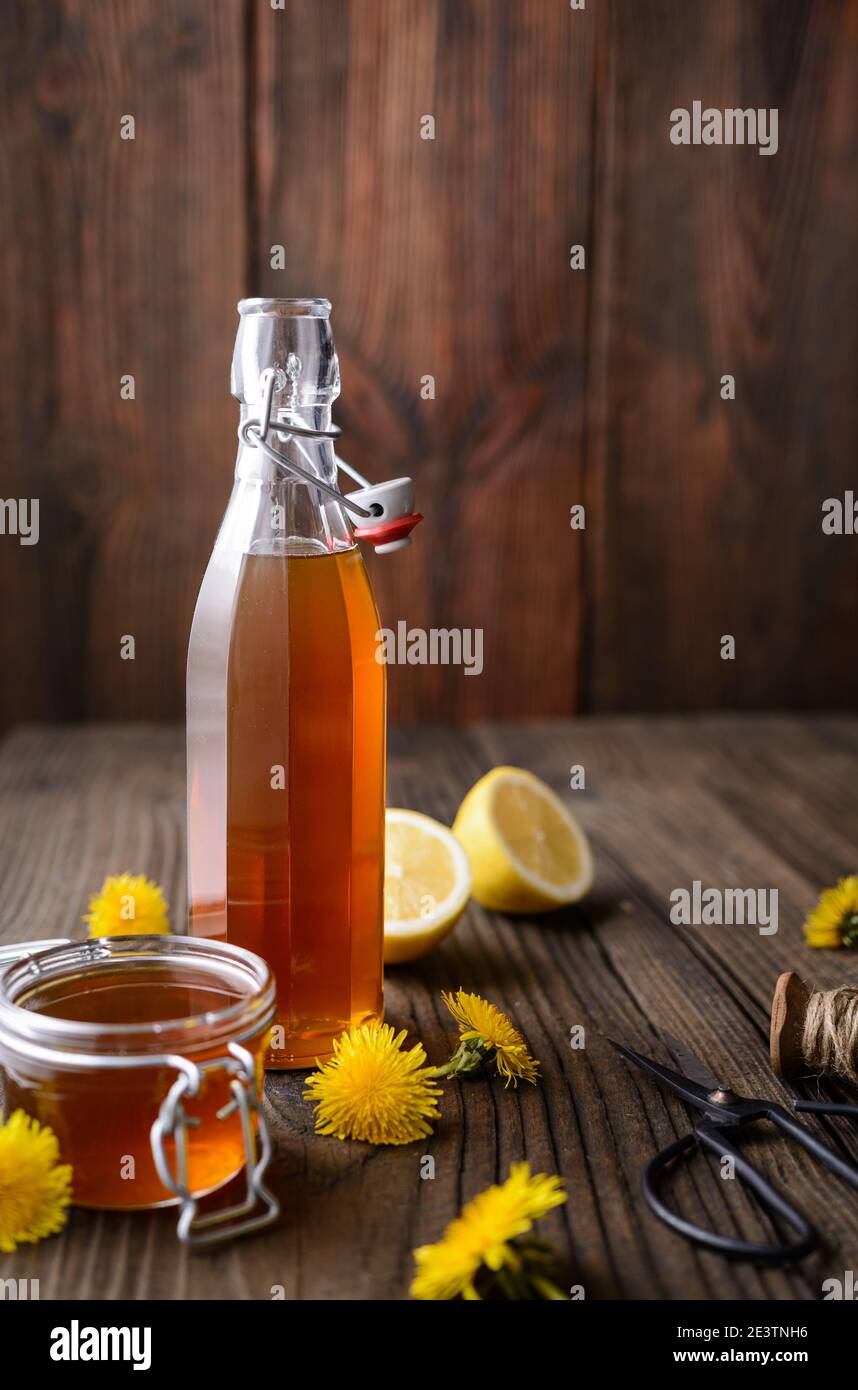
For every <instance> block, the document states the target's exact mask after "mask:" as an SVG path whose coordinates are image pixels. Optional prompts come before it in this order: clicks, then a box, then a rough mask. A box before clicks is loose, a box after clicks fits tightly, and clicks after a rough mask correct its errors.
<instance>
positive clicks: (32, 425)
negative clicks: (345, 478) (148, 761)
mask: <svg viewBox="0 0 858 1390" xmlns="http://www.w3.org/2000/svg"><path fill="white" fill-rule="evenodd" d="M242 17H243V16H242V6H241V4H240V3H236V2H235V0H228V3H226V4H223V5H210V4H208V3H206V0H159V3H158V4H152V3H150V0H132V3H126V2H125V0H93V2H92V3H87V4H82V3H81V2H80V0H40V2H39V3H38V4H35V5H34V4H29V3H27V4H25V3H23V0H22V3H15V4H9V5H4V6H3V11H2V21H0V22H2V26H3V33H2V52H3V54H4V81H3V83H2V85H0V100H2V126H3V132H4V138H3V140H2V142H0V243H2V246H3V248H4V253H3V256H2V258H0V274H1V275H2V279H3V291H4V345H5V346H4V349H3V358H2V370H0V414H2V420H3V431H4V455H3V474H2V477H3V482H2V492H3V495H4V496H5V497H9V496H14V497H19V496H26V497H31V496H38V497H39V499H40V514H41V518H40V519H41V527H40V529H41V538H40V541H39V544H38V545H35V546H31V547H23V546H19V545H18V544H17V542H16V541H15V540H14V539H12V538H10V537H8V536H6V537H3V538H2V540H3V544H2V546H0V566H2V569H0V585H2V591H3V593H4V595H5V596H6V597H7V599H8V600H10V601H9V602H7V603H4V621H3V622H2V624H0V660H2V664H3V668H4V670H5V671H7V672H9V674H10V675H11V674H12V673H13V672H14V680H11V679H10V680H8V681H5V682H4V685H3V691H2V711H3V717H4V719H5V721H6V722H13V721H14V720H16V719H20V718H21V717H30V718H32V717H52V716H53V717H63V718H67V719H77V718H87V717H99V716H104V715H113V716H118V717H119V718H123V719H127V718H132V717H134V716H138V717H139V716H140V715H143V714H145V715H149V716H150V717H155V718H164V717H171V718H178V717H180V716H181V714H182V713H183V711H184V670H185V660H186V653H187V638H188V631H189V627H190V619H191V614H192V612H193V604H194V601H195V598H196V591H197V588H198V585H199V580H200V578H201V575H202V571H203V569H204V567H205V564H206V562H207V560H208V556H209V553H210V551H211V546H212V540H213V536H214V532H215V530H216V527H217V524H218V520H219V517H220V515H221V513H222V511H223V507H224V505H225V499H226V497H227V496H228V490H229V486H230V480H231V469H232V461H233V448H234V445H233V431H234V429H235V419H234V411H233V408H232V404H231V402H230V400H229V396H228V387H227V382H228V371H229V359H230V354H231V350H232V339H233V335H234V313H235V301H236V299H237V297H238V295H239V293H240V292H241V288H242V284H243V275H244V270H245V247H246V226H245V214H244V191H245V167H244V129H243V118H244V92H245V73H244V68H243V63H242V46H243V37H244V34H243V25H242ZM125 115H132V116H133V117H134V119H135V123H136V129H135V137H136V138H135V139H134V140H122V139H120V121H121V119H122V117H123V116H125ZM128 374H130V375H133V377H134V378H135V389H136V395H135V399H134V400H127V399H122V398H121V395H120V382H121V379H122V377H123V376H125V375H128ZM126 634H127V635H130V636H133V637H134V638H135V643H136V655H135V659H134V660H133V661H131V660H123V659H122V658H121V655H120V642H121V639H122V637H123V636H124V635H126Z"/></svg>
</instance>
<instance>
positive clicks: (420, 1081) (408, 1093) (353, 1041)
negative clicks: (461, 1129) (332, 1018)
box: [304, 1023, 441, 1144]
mask: <svg viewBox="0 0 858 1390" xmlns="http://www.w3.org/2000/svg"><path fill="white" fill-rule="evenodd" d="M406 1036H407V1035H406V1032H405V1030H404V1029H403V1030H402V1032H401V1033H394V1031H393V1029H392V1028H391V1027H390V1025H389V1024H387V1023H383V1024H381V1025H375V1026H372V1027H370V1026H369V1025H368V1024H364V1026H363V1027H361V1028H355V1027H352V1028H349V1029H347V1031H346V1032H345V1033H343V1034H342V1035H341V1036H340V1037H339V1038H337V1039H335V1041H334V1055H333V1057H332V1058H331V1060H330V1061H329V1062H325V1063H324V1064H322V1065H321V1066H320V1067H319V1070H318V1071H315V1072H313V1075H312V1076H310V1077H309V1078H308V1080H307V1089H306V1090H305V1092H304V1097H305V1099H306V1100H311V1101H314V1102H315V1104H316V1132H317V1134H335V1135H336V1136H337V1138H338V1139H365V1140H366V1141H367V1143H369V1144H410V1143H411V1141H412V1140H413V1139H424V1138H425V1137H426V1135H427V1134H431V1133H432V1127H431V1125H430V1124H429V1123H428V1121H429V1120H434V1119H437V1118H438V1115H439V1113H440V1112H439V1110H438V1097H439V1096H440V1094H441V1092H440V1088H439V1087H438V1086H437V1085H436V1084H435V1082H434V1081H433V1080H432V1077H433V1075H434V1073H433V1070H432V1068H431V1067H426V1066H425V1062H426V1053H425V1052H424V1051H423V1047H422V1045H421V1044H420V1043H417V1044H416V1046H414V1047H412V1049H411V1051H410V1052H403V1051H402V1044H403V1042H404V1041H405V1038H406Z"/></svg>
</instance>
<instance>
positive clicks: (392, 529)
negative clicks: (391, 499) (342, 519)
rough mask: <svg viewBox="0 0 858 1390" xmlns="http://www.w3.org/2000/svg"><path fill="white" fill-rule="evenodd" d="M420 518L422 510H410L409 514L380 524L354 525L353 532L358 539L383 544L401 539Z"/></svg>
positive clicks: (411, 529)
mask: <svg viewBox="0 0 858 1390" xmlns="http://www.w3.org/2000/svg"><path fill="white" fill-rule="evenodd" d="M422 520H423V514H422V512H412V513H411V515H410V516H401V517H400V518H399V520H398V521H385V522H382V524H381V525H380V526H356V527H355V528H354V532H355V535H356V536H357V538H358V540H361V541H372V542H373V544H374V545H385V544H386V542H387V541H401V540H402V539H403V537H404V536H407V535H408V534H409V533H410V532H411V531H413V530H414V527H415V526H416V525H417V523H418V521H422Z"/></svg>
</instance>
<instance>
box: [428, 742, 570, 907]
mask: <svg viewBox="0 0 858 1390" xmlns="http://www.w3.org/2000/svg"><path fill="white" fill-rule="evenodd" d="M453 833H454V834H455V835H456V837H457V838H458V840H459V841H460V842H461V844H462V845H463V846H464V848H465V850H466V851H467V854H468V859H469V860H470V864H471V872H472V874H473V886H472V888H471V892H472V893H473V896H474V897H475V898H476V900H477V902H478V903H481V904H482V906H483V907H490V908H494V909H495V910H496V911H498V912H548V911H550V910H551V909H552V908H556V907H564V906H566V905H567V904H568V903H575V902H578V901H579V899H581V898H583V897H584V895H585V893H588V892H589V890H590V888H591V887H592V883H593V854H592V851H591V849H590V844H589V841H588V839H587V836H586V835H585V834H584V831H583V830H582V829H581V826H580V825H579V824H578V822H577V820H576V819H575V817H574V816H573V815H572V812H571V811H570V810H569V809H568V808H567V807H566V806H565V805H564V804H563V802H562V801H561V800H560V798H559V797H558V796H556V795H555V794H554V792H553V791H552V790H551V788H550V787H547V786H546V785H545V783H544V782H543V781H541V780H540V779H539V778H538V777H536V776H535V775H534V774H533V773H532V772H526V771H525V770H524V768H521V767H496V768H493V769H492V771H491V772H487V773H486V775H485V777H481V778H480V780H479V782H477V783H476V784H475V786H473V787H472V788H471V790H470V791H469V792H468V795H467V796H466V797H465V799H464V801H463V802H462V804H461V806H460V807H459V811H458V814H457V816H456V819H455V821H454V822H453Z"/></svg>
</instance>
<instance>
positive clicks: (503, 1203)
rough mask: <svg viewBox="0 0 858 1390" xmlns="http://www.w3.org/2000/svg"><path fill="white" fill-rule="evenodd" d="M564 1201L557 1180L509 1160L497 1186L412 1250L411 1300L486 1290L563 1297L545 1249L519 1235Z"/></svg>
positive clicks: (471, 1295)
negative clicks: (429, 1241)
mask: <svg viewBox="0 0 858 1390" xmlns="http://www.w3.org/2000/svg"><path fill="white" fill-rule="evenodd" d="M565 1201H566V1193H565V1192H564V1190H563V1182H562V1179H561V1178H558V1177H549V1176H548V1175H547V1174H545V1173H536V1174H534V1175H533V1176H531V1173H530V1164H528V1163H514V1164H513V1165H512V1168H511V1169H510V1175H509V1177H508V1178H507V1180H506V1182H505V1183H502V1184H501V1185H500V1186H494V1187H489V1188H487V1189H486V1191H485V1192H481V1193H480V1195H479V1196H478V1197H475V1198H474V1200H473V1201H472V1202H469V1203H468V1205H467V1206H466V1207H465V1208H464V1210H463V1211H462V1213H461V1215H460V1216H458V1217H457V1218H456V1220H455V1221H453V1222H451V1223H450V1225H449V1226H448V1227H447V1229H446V1231H445V1232H444V1234H443V1236H442V1237H441V1239H440V1240H439V1241H438V1242H437V1243H436V1244H435V1245H422V1246H421V1247H420V1249H419V1250H415V1251H414V1259H415V1261H416V1264H417V1273H416V1275H415V1277H414V1282H413V1283H412V1285H411V1294H412V1297H413V1298H418V1299H431V1300H434V1299H450V1298H463V1299H466V1300H472V1299H478V1298H480V1297H481V1296H482V1295H481V1294H480V1293H479V1292H478V1291H477V1287H476V1280H477V1277H478V1275H482V1279H481V1283H483V1284H484V1285H485V1291H489V1290H491V1291H492V1292H496V1293H498V1294H499V1295H500V1296H501V1297H506V1298H551V1299H556V1298H562V1297H563V1295H562V1294H561V1293H560V1291H559V1289H557V1288H556V1287H555V1285H554V1284H553V1282H552V1281H551V1279H550V1277H549V1272H550V1264H551V1256H550V1251H549V1249H548V1247H547V1246H546V1245H545V1244H544V1243H543V1242H542V1241H537V1240H534V1239H531V1240H527V1241H524V1240H522V1239H521V1237H522V1236H525V1235H526V1234H527V1233H528V1232H529V1231H530V1229H531V1227H532V1225H533V1223H534V1221H538V1220H539V1218H540V1217H542V1216H545V1215H546V1213H547V1212H549V1211H551V1209H552V1207H557V1206H560V1205H561V1204H562V1203H563V1202H565Z"/></svg>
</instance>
